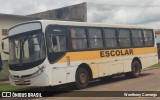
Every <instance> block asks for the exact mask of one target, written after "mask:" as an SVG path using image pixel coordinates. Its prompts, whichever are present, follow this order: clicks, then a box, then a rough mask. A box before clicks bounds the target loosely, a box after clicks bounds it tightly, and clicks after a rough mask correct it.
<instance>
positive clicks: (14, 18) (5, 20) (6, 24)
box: [0, 14, 36, 60]
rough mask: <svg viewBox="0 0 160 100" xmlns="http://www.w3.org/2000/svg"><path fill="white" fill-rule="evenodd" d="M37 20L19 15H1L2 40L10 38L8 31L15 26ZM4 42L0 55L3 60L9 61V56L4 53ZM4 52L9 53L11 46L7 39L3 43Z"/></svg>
mask: <svg viewBox="0 0 160 100" xmlns="http://www.w3.org/2000/svg"><path fill="white" fill-rule="evenodd" d="M35 19H36V18H31V17H26V16H19V15H10V14H0V30H1V31H0V40H2V39H3V38H5V37H7V36H8V29H9V28H10V27H12V26H13V25H15V24H17V23H20V22H24V21H29V20H35ZM1 42H2V41H0V53H1V56H2V59H3V60H8V54H6V53H2V52H1V51H2V48H1V47H2V43H1ZM3 51H5V52H9V46H8V39H5V40H4V41H3Z"/></svg>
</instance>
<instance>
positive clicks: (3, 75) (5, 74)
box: [0, 61, 9, 81]
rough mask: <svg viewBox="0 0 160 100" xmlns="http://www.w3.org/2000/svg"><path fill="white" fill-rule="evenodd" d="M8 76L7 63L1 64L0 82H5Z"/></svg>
mask: <svg viewBox="0 0 160 100" xmlns="http://www.w3.org/2000/svg"><path fill="white" fill-rule="evenodd" d="M8 76H9V71H8V63H7V62H6V61H4V62H3V69H2V71H1V72H0V81H7V80H8V78H9V77H8Z"/></svg>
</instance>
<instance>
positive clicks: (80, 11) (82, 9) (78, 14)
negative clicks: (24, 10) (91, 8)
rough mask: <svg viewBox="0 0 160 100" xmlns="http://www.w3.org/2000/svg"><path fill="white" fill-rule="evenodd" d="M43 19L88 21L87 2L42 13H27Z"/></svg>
mask: <svg viewBox="0 0 160 100" xmlns="http://www.w3.org/2000/svg"><path fill="white" fill-rule="evenodd" d="M27 16H29V17H38V18H41V19H51V20H64V21H81V22H86V21H87V4H86V3H81V4H76V5H72V6H67V7H63V8H59V9H54V10H48V11H44V12H40V13H35V14H31V15H27Z"/></svg>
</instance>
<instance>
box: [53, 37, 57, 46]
mask: <svg viewBox="0 0 160 100" xmlns="http://www.w3.org/2000/svg"><path fill="white" fill-rule="evenodd" d="M52 43H53V46H56V45H57V38H56V36H52Z"/></svg>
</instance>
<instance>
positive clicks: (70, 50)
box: [9, 20, 158, 89]
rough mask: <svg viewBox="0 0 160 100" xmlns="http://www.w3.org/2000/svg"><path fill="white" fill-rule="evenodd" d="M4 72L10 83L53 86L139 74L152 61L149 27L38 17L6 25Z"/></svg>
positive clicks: (80, 85)
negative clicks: (7, 63)
mask: <svg viewBox="0 0 160 100" xmlns="http://www.w3.org/2000/svg"><path fill="white" fill-rule="evenodd" d="M9 52H10V54H9V55H10V56H9V72H10V77H9V78H10V83H11V85H14V86H22V85H23V86H56V85H60V84H66V83H75V85H76V86H77V88H78V89H82V88H86V87H87V86H88V83H89V82H90V80H93V79H97V78H104V77H106V76H110V75H114V74H119V73H124V74H125V75H126V76H129V77H139V76H140V74H141V70H142V69H144V68H147V67H149V66H151V65H153V64H156V63H158V58H157V48H156V43H155V35H154V31H153V29H151V28H146V27H139V26H129V25H110V24H100V23H87V22H70V21H53V20H39V21H31V22H25V23H21V24H18V25H16V26H14V27H12V28H11V29H10V30H9Z"/></svg>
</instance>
